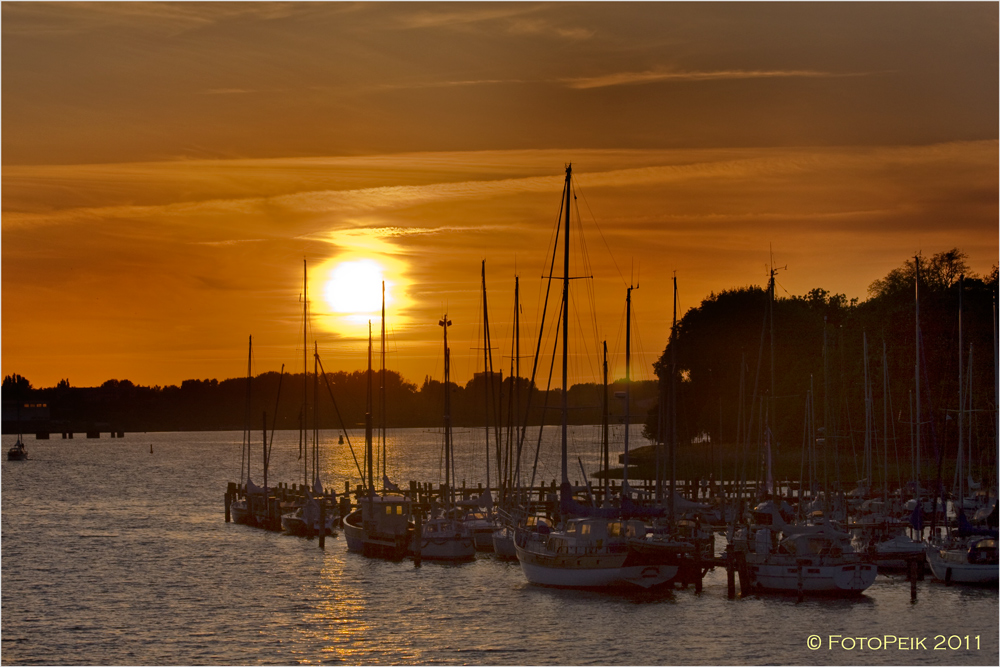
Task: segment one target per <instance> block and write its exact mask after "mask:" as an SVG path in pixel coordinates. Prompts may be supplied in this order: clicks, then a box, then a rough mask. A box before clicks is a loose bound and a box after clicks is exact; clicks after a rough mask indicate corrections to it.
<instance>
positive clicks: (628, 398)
mask: <svg viewBox="0 0 1000 667" xmlns="http://www.w3.org/2000/svg"><path fill="white" fill-rule="evenodd" d="M631 385H632V287H631V286H630V287H629V288H628V290H626V295H625V457H624V458H623V459H622V465H623V467H622V486H623V487H625V488H628V430H629V421H630V419H631V417H632V413H631V411H630V407H631V405H632V387H631Z"/></svg>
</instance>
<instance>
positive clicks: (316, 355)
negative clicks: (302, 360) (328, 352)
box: [312, 341, 319, 488]
mask: <svg viewBox="0 0 1000 667" xmlns="http://www.w3.org/2000/svg"><path fill="white" fill-rule="evenodd" d="M318 405H319V344H318V343H317V342H316V341H313V475H312V476H313V488H315V482H316V480H318V479H319V410H317V409H316V407H317V406H318Z"/></svg>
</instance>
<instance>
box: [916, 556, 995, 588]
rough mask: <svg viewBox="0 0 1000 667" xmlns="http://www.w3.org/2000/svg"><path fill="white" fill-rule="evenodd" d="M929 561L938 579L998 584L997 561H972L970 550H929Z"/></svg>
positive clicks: (961, 582)
mask: <svg viewBox="0 0 1000 667" xmlns="http://www.w3.org/2000/svg"><path fill="white" fill-rule="evenodd" d="M927 562H928V563H929V564H930V566H931V572H932V573H933V574H934V577H935V578H936V579H940V580H941V581H945V582H950V583H956V584H994V585H995V584H996V583H997V582H998V581H1000V576H998V573H1000V568H998V566H997V564H996V563H970V562H969V561H968V551H961V550H958V551H949V550H941V551H928V552H927Z"/></svg>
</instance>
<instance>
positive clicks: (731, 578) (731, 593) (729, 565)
mask: <svg viewBox="0 0 1000 667" xmlns="http://www.w3.org/2000/svg"><path fill="white" fill-rule="evenodd" d="M726 594H727V595H728V597H729V599H730V600H732V599H733V598H735V597H736V567H735V563H733V545H732V544H727V545H726Z"/></svg>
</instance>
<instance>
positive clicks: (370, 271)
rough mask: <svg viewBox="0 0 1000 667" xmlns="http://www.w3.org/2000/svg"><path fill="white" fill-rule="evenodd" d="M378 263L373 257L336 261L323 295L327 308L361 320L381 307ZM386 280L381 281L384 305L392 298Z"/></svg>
mask: <svg viewBox="0 0 1000 667" xmlns="http://www.w3.org/2000/svg"><path fill="white" fill-rule="evenodd" d="M383 281H385V276H384V274H383V269H382V266H381V265H380V264H379V263H378V262H376V261H375V260H373V259H358V260H352V261H346V262H340V263H339V264H337V265H336V266H335V267H334V268H333V269H332V270H331V271H330V272H329V277H328V278H327V280H326V285H325V286H324V288H323V296H324V298H325V299H326V303H327V305H329V306H330V309H331V310H332V311H333V312H334V313H337V314H339V315H345V316H347V317H348V318H349V319H350V320H351V321H354V322H356V323H362V322H364V321H366V320H368V319H369V318H370V317H371V316H379V315H380V313H381V310H382V285H383ZM389 287H390V284H389V283H388V282H386V283H385V305H386V308H388V307H389V306H390V304H391V302H392V293H391V292H390V290H389Z"/></svg>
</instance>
